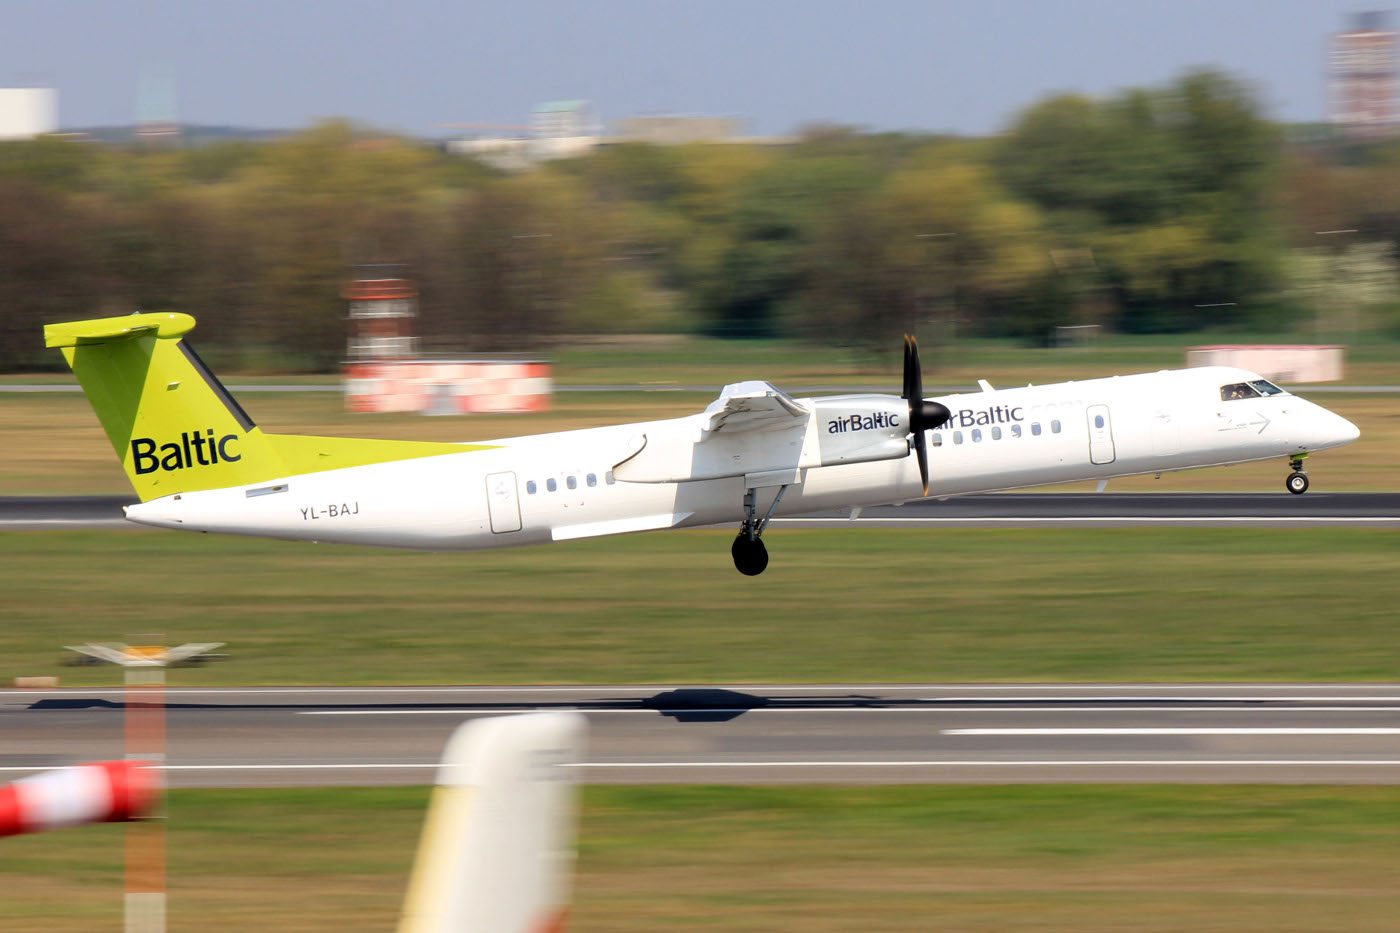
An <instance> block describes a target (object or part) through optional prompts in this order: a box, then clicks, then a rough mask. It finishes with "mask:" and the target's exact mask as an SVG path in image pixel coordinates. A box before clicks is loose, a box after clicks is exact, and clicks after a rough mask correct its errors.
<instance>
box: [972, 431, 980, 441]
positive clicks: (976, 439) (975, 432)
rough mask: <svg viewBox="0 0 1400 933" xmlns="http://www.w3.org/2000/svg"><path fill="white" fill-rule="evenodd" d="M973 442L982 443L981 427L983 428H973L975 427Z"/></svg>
mask: <svg viewBox="0 0 1400 933" xmlns="http://www.w3.org/2000/svg"><path fill="white" fill-rule="evenodd" d="M972 443H974V444H980V443H982V429H981V428H973V429H972Z"/></svg>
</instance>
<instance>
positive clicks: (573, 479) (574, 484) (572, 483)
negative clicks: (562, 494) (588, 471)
mask: <svg viewBox="0 0 1400 933" xmlns="http://www.w3.org/2000/svg"><path fill="white" fill-rule="evenodd" d="M564 485H565V486H568V487H569V488H570V489H577V488H578V477H577V476H570V477H568V478H567V479H565V480H564Z"/></svg>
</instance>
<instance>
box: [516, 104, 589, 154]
mask: <svg viewBox="0 0 1400 933" xmlns="http://www.w3.org/2000/svg"><path fill="white" fill-rule="evenodd" d="M533 124H534V130H533V131H532V132H531V137H532V139H531V147H530V148H531V149H532V150H533V152H534V156H535V158H536V159H538V160H541V161H543V160H546V159H567V158H569V157H570V156H576V155H583V154H584V153H585V152H588V151H589V150H590V149H592V148H593V147H594V146H597V145H598V138H599V137H600V136H601V135H602V127H601V125H600V124H599V122H598V111H597V109H595V108H594V106H593V105H592V104H591V103H589V102H588V101H586V100H555V101H549V102H548V103H543V104H540V105H539V106H538V107H536V108H535V113H534V120H533Z"/></svg>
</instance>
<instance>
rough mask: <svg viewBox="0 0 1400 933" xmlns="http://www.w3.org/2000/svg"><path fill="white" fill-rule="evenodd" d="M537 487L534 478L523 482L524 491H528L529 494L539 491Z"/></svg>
mask: <svg viewBox="0 0 1400 933" xmlns="http://www.w3.org/2000/svg"><path fill="white" fill-rule="evenodd" d="M539 488H540V487H538V486H536V485H535V481H534V480H530V481H529V482H528V483H526V484H525V491H526V492H528V493H529V494H530V495H532V496H533V495H534V494H535V493H536V492H538V491H539Z"/></svg>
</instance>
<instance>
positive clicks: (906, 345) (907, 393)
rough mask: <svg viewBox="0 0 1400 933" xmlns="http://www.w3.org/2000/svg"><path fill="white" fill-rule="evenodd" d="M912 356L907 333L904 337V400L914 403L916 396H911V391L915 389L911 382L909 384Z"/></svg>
mask: <svg viewBox="0 0 1400 933" xmlns="http://www.w3.org/2000/svg"><path fill="white" fill-rule="evenodd" d="M910 354H911V350H910V338H909V335H907V333H906V335H904V389H903V398H906V399H909V401H913V399H914V396H913V394H911V392H910V389H911V388H913V387H911V385H910V382H909V373H910V368H911V367H910V366H909V364H910Z"/></svg>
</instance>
